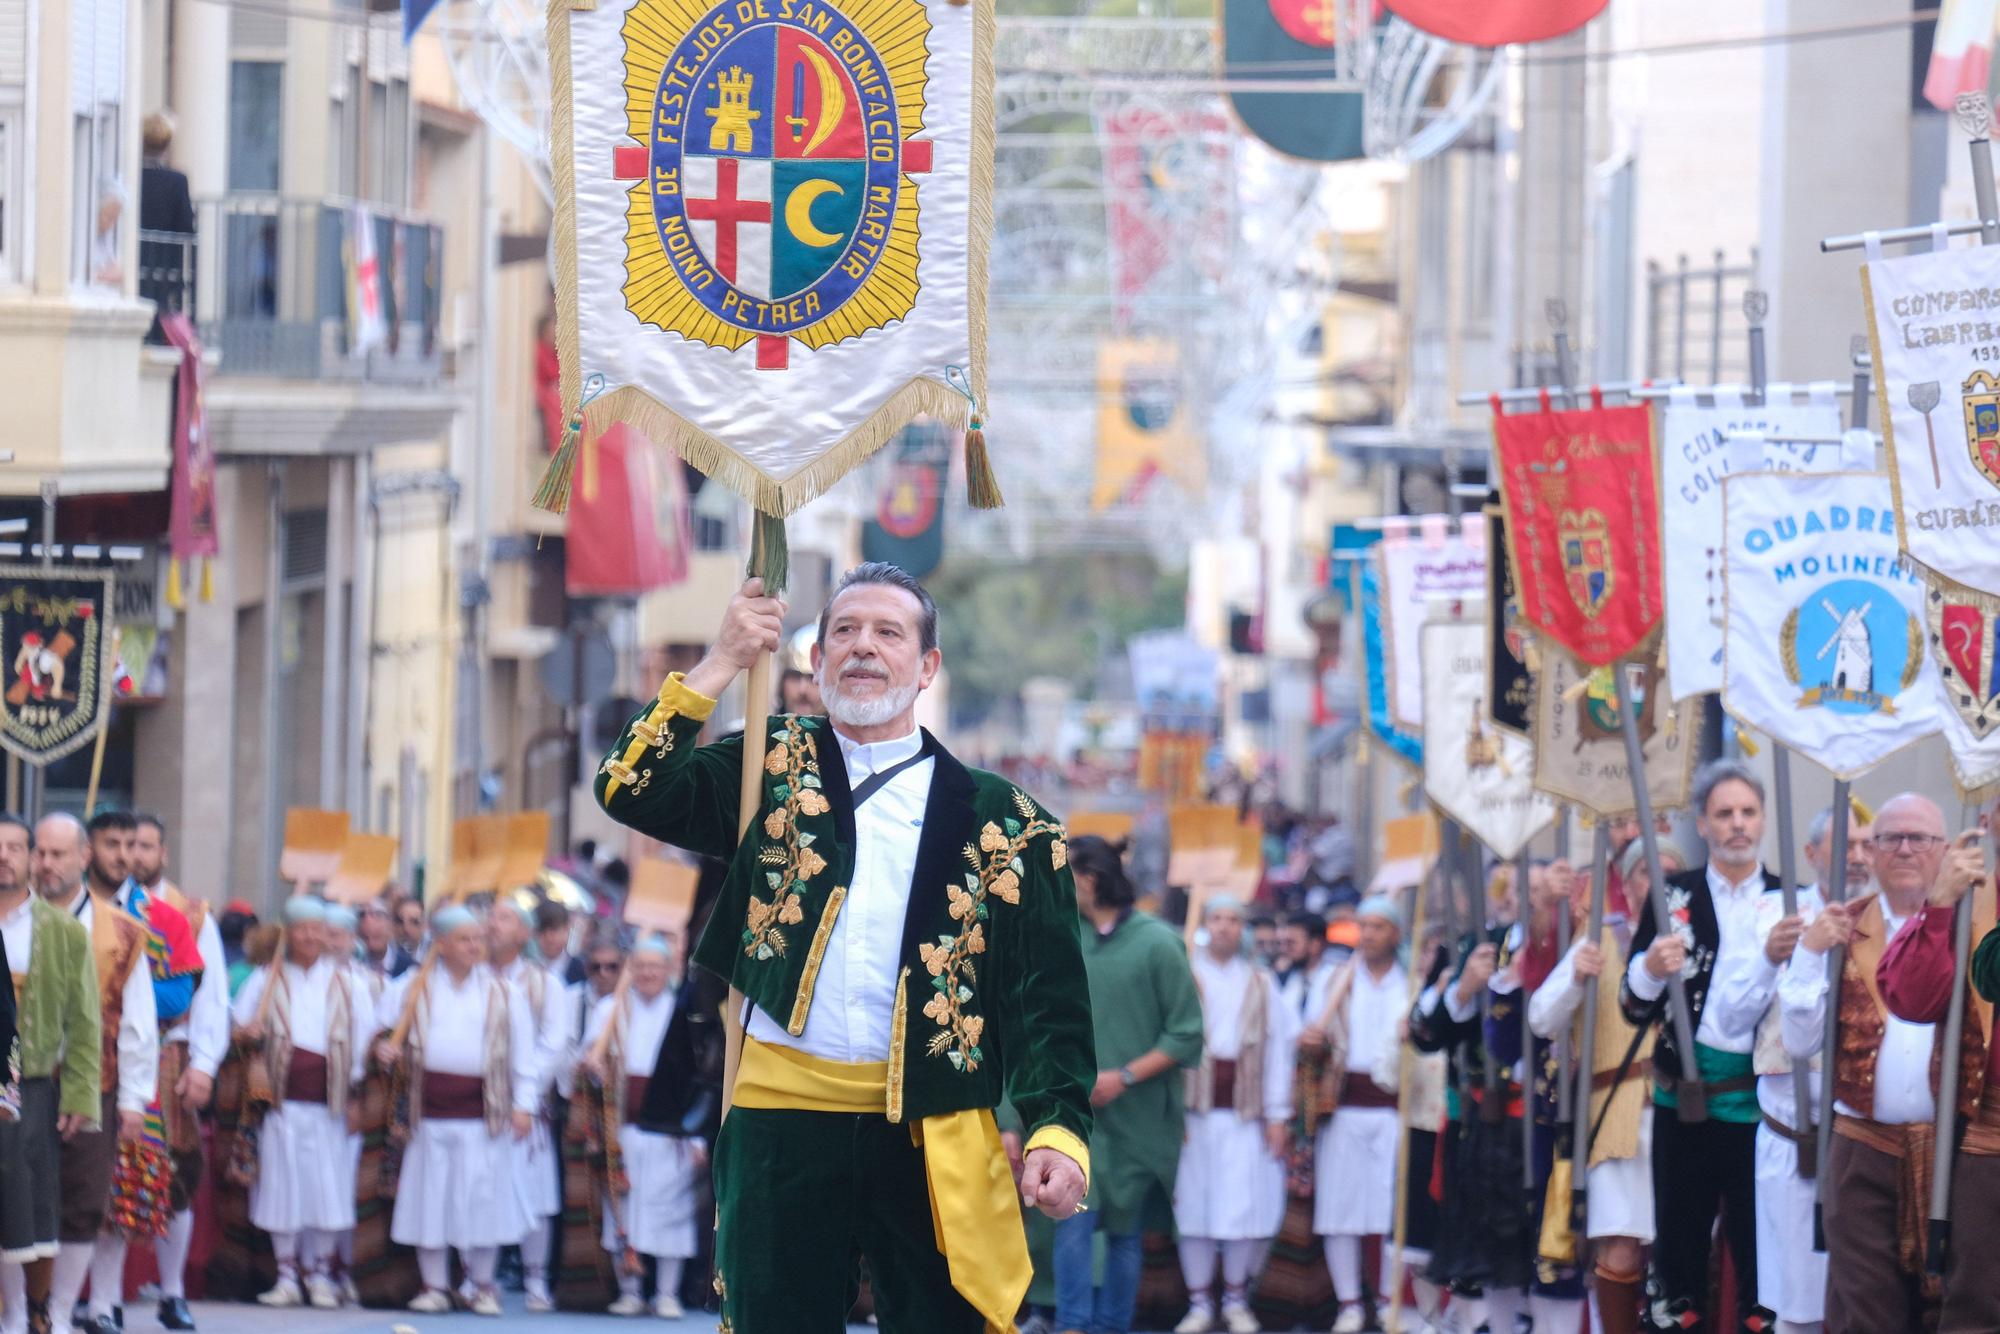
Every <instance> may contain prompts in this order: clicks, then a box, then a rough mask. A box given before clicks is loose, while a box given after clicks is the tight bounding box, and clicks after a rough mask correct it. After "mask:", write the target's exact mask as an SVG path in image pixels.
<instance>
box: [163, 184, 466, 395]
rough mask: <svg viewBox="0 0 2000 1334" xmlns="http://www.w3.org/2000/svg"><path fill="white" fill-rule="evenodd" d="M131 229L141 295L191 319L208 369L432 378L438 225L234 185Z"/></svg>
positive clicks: (436, 365)
mask: <svg viewBox="0 0 2000 1334" xmlns="http://www.w3.org/2000/svg"><path fill="white" fill-rule="evenodd" d="M195 214H196V224H195V225H196V230H195V232H194V233H193V234H192V235H186V234H181V233H166V232H146V233H142V234H141V236H140V260H139V268H140V274H139V289H140V295H142V296H144V297H147V298H148V299H150V300H152V301H153V302H154V303H155V304H156V305H157V306H158V307H159V308H160V309H161V310H162V311H166V310H182V311H188V312H191V313H192V314H193V315H194V318H195V323H196V325H197V327H198V328H199V329H200V331H201V335H202V340H203V342H204V344H205V345H206V346H207V347H208V348H209V349H210V350H211V351H212V352H213V353H214V354H215V355H216V358H217V360H216V365H215V373H216V374H217V375H219V376H229V377H234V376H259V377H268V378H275V379H287V380H317V381H332V382H349V383H356V382H359V383H370V384H401V385H409V386H413V387H415V386H427V385H435V384H437V383H438V382H439V381H441V380H442V379H443V378H444V358H443V355H442V349H441V346H440V342H439V336H438V318H439V314H440V311H441V309H442V305H443V302H442V299H441V275H442V272H443V267H444V231H443V228H442V227H440V226H439V225H438V224H437V223H436V222H435V221H433V220H431V219H429V218H425V217H422V216H420V215H417V214H413V213H408V212H403V211H400V210H395V209H389V208H385V207H383V206H381V205H377V204H364V203H358V202H355V201H352V200H346V199H336V198H298V197H293V196H286V195H278V194H266V193H260V192H237V193H232V194H228V195H224V196H222V197H220V198H214V199H204V200H200V201H197V203H196V205H195Z"/></svg>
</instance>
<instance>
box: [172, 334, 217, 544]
mask: <svg viewBox="0 0 2000 1334" xmlns="http://www.w3.org/2000/svg"><path fill="white" fill-rule="evenodd" d="M160 332H161V333H163V334H165V335H166V339H167V341H168V342H169V343H171V344H172V345H173V346H174V347H175V348H177V349H179V351H180V354H181V364H180V368H179V370H178V371H177V372H176V377H177V383H176V386H175V403H174V471H173V477H172V479H171V481H170V482H169V483H168V495H169V499H168V505H169V509H168V520H167V533H168V541H169V549H170V550H171V551H172V553H173V558H174V559H175V560H188V559H190V558H192V557H196V556H213V555H215V554H217V553H218V552H219V551H221V550H222V540H221V536H220V530H219V529H218V528H217V526H216V520H215V445H214V442H213V441H212V440H210V438H209V434H208V400H207V396H206V384H205V381H206V376H207V369H206V368H205V367H204V366H203V364H202V346H201V335H200V334H198V333H196V332H195V327H194V321H193V320H190V319H189V318H188V317H187V316H186V315H183V314H181V313H180V312H179V311H174V312H172V313H170V314H166V315H162V316H160Z"/></svg>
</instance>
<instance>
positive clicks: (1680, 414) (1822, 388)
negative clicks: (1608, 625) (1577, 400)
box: [1660, 384, 1841, 701]
mask: <svg viewBox="0 0 2000 1334" xmlns="http://www.w3.org/2000/svg"><path fill="white" fill-rule="evenodd" d="M1801 388H1805V387H1804V386H1801ZM1807 392H1808V393H1809V394H1810V397H1809V398H1806V399H1804V400H1796V399H1795V398H1794V397H1793V387H1792V386H1790V385H1783V384H1774V385H1771V386H1770V387H1769V389H1768V390H1766V392H1765V395H1764V399H1765V401H1764V405H1763V406H1762V407H1746V406H1744V403H1743V396H1742V394H1740V393H1736V392H1728V391H1722V392H1717V393H1714V394H1712V395H1709V396H1708V397H1709V398H1710V399H1711V400H1712V401H1711V403H1710V404H1708V405H1704V404H1702V403H1701V402H1700V401H1699V399H1698V398H1697V396H1696V393H1695V391H1694V390H1692V389H1687V388H1677V389H1673V390H1670V391H1669V392H1668V396H1667V402H1666V407H1665V408H1664V410H1663V411H1662V413H1661V419H1660V420H1661V425H1660V554H1661V558H1662V559H1661V566H1660V575H1661V579H1662V580H1663V582H1664V585H1665V587H1664V593H1665V600H1666V637H1667V685H1668V687H1669V688H1670V689H1672V691H1673V695H1674V699H1675V700H1676V701H1679V700H1684V699H1687V698H1688V697H1689V696H1692V695H1712V694H1714V693H1715V692H1716V691H1718V690H1721V689H1722V479H1723V478H1724V477H1725V476H1727V475H1728V473H1729V471H1730V464H1731V457H1732V455H1735V456H1738V457H1743V456H1745V455H1746V454H1749V455H1750V456H1752V457H1754V458H1755V460H1756V470H1758V471H1762V470H1764V469H1771V470H1775V471H1779V472H1829V471H1832V470H1834V469H1837V468H1839V467H1840V466H1841V452H1840V449H1839V447H1838V446H1831V445H1782V444H1766V445H1764V446H1763V448H1762V450H1761V452H1757V451H1756V450H1755V448H1754V446H1753V447H1751V449H1749V450H1746V449H1745V448H1744V446H1743V442H1741V441H1738V442H1737V444H1736V447H1735V448H1734V449H1732V447H1731V444H1730V438H1729V437H1730V432H1732V431H1757V432H1761V433H1763V434H1766V435H1776V436H1785V437H1826V436H1838V435H1839V434H1840V432H1841V421H1840V404H1839V403H1838V402H1837V401H1836V400H1835V399H1834V396H1833V386H1832V385H1831V384H1820V385H1813V386H1811V387H1810V389H1808V390H1807ZM1748 461H1749V459H1748V458H1745V462H1748Z"/></svg>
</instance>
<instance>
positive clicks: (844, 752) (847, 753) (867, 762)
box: [833, 727, 924, 775]
mask: <svg viewBox="0 0 2000 1334" xmlns="http://www.w3.org/2000/svg"><path fill="white" fill-rule="evenodd" d="M833 735H834V737H835V739H836V740H838V741H839V742H840V758H841V759H842V761H844V762H845V763H846V765H847V772H848V773H849V774H850V775H852V774H854V773H855V772H856V771H858V770H863V769H865V770H866V771H867V772H868V773H871V774H879V773H881V772H882V771H883V770H884V769H887V768H889V767H890V766H892V765H897V764H901V763H902V762H903V761H904V760H907V759H910V758H911V757H913V756H915V755H916V754H917V752H919V751H921V750H922V749H923V748H924V734H923V730H922V729H921V728H916V727H912V728H911V729H910V730H909V732H908V734H907V735H904V736H899V737H891V738H890V739H889V740H887V741H851V740H849V739H848V738H847V736H846V735H844V734H843V733H842V732H841V731H840V729H839V728H835V729H834V732H833Z"/></svg>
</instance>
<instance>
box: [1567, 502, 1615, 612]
mask: <svg viewBox="0 0 2000 1334" xmlns="http://www.w3.org/2000/svg"><path fill="white" fill-rule="evenodd" d="M1556 541H1557V543H1558V545H1559V546H1560V547H1561V549H1562V563H1563V582H1564V583H1565V584H1567V585H1568V587H1569V596H1570V600H1571V601H1572V602H1574V603H1576V609H1577V610H1578V611H1580V612H1582V613H1583V614H1584V615H1585V616H1588V617H1590V618H1591V619H1592V620H1595V619H1596V618H1597V613H1599V612H1600V611H1603V610H1604V604H1605V603H1606V602H1607V601H1609V600H1610V597H1611V581H1612V573H1611V530H1610V528H1609V526H1607V525H1606V524H1605V522H1604V512H1603V511H1602V510H1584V511H1582V512H1581V513H1578V512H1577V511H1575V510H1564V511H1563V512H1562V515H1561V517H1559V518H1558V519H1557V520H1556Z"/></svg>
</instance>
